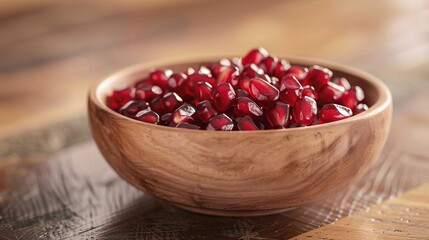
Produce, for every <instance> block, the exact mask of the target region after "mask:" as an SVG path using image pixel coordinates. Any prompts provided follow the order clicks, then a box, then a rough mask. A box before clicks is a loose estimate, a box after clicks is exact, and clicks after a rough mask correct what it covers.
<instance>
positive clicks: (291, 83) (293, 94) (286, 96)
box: [279, 76, 303, 106]
mask: <svg viewBox="0 0 429 240" xmlns="http://www.w3.org/2000/svg"><path fill="white" fill-rule="evenodd" d="M302 90H303V88H302V86H301V83H299V81H298V79H296V77H294V76H285V77H283V79H282V81H281V83H280V97H279V98H280V101H282V102H284V103H287V104H289V105H291V106H293V105H294V104H295V102H296V100H297V99H298V98H299V97H301V94H302Z"/></svg>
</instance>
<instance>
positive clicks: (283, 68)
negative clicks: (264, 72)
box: [274, 59, 290, 79]
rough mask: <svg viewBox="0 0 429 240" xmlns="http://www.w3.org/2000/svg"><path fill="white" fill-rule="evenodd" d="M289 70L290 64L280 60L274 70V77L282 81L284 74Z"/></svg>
mask: <svg viewBox="0 0 429 240" xmlns="http://www.w3.org/2000/svg"><path fill="white" fill-rule="evenodd" d="M289 68H290V63H289V62H288V61H286V60H284V59H283V60H281V61H280V62H278V63H277V65H276V67H275V68H274V76H275V77H276V78H278V79H282V78H283V77H284V76H285V73H286V72H287V70H288V69H289Z"/></svg>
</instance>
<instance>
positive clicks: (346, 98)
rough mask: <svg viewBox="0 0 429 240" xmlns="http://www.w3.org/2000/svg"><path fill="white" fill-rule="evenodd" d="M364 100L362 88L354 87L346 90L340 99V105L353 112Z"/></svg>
mask: <svg viewBox="0 0 429 240" xmlns="http://www.w3.org/2000/svg"><path fill="white" fill-rule="evenodd" d="M364 98H365V95H364V93H363V90H362V88H360V87H359V86H354V87H352V88H350V89H349V90H347V91H346V92H345V93H344V95H343V98H342V103H343V105H344V106H346V107H348V108H350V109H351V110H353V111H354V110H355V109H356V106H357V105H358V104H359V103H360V102H361V101H362V100H363V99H364Z"/></svg>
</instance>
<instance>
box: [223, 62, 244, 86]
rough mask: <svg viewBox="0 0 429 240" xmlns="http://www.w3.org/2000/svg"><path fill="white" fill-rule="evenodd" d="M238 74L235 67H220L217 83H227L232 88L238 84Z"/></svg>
mask: <svg viewBox="0 0 429 240" xmlns="http://www.w3.org/2000/svg"><path fill="white" fill-rule="evenodd" d="M239 75H240V73H239V71H238V68H237V67H235V66H222V67H220V69H219V74H218V75H217V83H218V84H219V83H223V82H226V83H229V84H231V85H232V86H233V87H235V86H237V84H238V77H239Z"/></svg>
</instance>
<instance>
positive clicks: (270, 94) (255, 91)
mask: <svg viewBox="0 0 429 240" xmlns="http://www.w3.org/2000/svg"><path fill="white" fill-rule="evenodd" d="M249 89H250V92H249V94H250V96H251V97H252V98H253V99H255V100H257V101H258V102H259V103H260V104H261V105H262V106H263V107H269V106H271V105H273V104H274V101H276V100H277V99H278V98H279V90H278V89H277V88H275V87H274V86H273V85H271V84H269V83H267V82H266V81H264V80H262V79H260V78H253V79H252V80H250V82H249Z"/></svg>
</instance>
